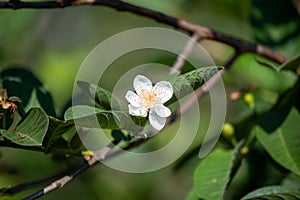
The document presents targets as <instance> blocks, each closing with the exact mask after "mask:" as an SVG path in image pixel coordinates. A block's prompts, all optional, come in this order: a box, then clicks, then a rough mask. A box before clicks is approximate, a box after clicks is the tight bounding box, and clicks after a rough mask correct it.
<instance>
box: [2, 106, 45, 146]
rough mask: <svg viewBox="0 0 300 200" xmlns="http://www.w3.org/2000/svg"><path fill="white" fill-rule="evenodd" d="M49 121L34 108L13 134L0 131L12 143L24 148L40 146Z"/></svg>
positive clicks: (42, 112)
mask: <svg viewBox="0 0 300 200" xmlns="http://www.w3.org/2000/svg"><path fill="white" fill-rule="evenodd" d="M48 124H49V119H48V116H47V114H46V113H45V112H44V111H43V110H42V109H40V108H33V109H31V110H30V111H29V113H28V115H27V116H26V117H25V119H24V120H23V121H21V122H20V124H19V125H18V126H17V127H16V129H15V130H14V131H12V132H10V131H7V130H0V133H1V134H2V135H3V136H4V137H6V138H7V139H9V140H11V141H12V142H14V143H16V144H19V145H23V146H40V145H42V141H43V139H44V137H45V135H46V132H47V129H48Z"/></svg>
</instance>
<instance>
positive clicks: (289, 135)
mask: <svg viewBox="0 0 300 200" xmlns="http://www.w3.org/2000/svg"><path fill="white" fill-rule="evenodd" d="M299 122H300V115H299V113H298V112H297V111H296V110H294V109H293V110H292V111H291V112H290V114H289V116H288V117H287V118H286V120H285V121H284V123H283V124H282V126H281V127H280V128H278V129H277V130H275V131H274V132H272V133H271V134H268V133H267V132H265V131H264V129H262V128H260V127H256V136H257V138H258V140H259V142H260V143H261V144H262V145H263V147H264V148H265V149H266V151H267V152H268V153H269V154H270V156H271V157H272V158H273V159H274V160H275V161H276V162H278V163H279V164H280V165H281V166H283V167H285V168H286V169H289V170H291V171H292V172H294V173H296V174H298V175H300V140H299V130H300V123H299Z"/></svg>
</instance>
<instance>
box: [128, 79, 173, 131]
mask: <svg viewBox="0 0 300 200" xmlns="http://www.w3.org/2000/svg"><path fill="white" fill-rule="evenodd" d="M133 87H134V90H135V91H136V93H134V92H133V91H130V90H129V91H127V93H126V95H125V98H126V100H127V101H128V102H129V105H128V108H129V114H130V115H132V116H141V117H147V115H148V112H149V122H150V124H151V126H152V127H153V128H155V129H156V130H161V129H162V128H163V127H164V126H165V124H166V117H169V116H170V115H171V111H170V109H169V108H167V107H166V106H164V105H163V104H164V103H166V102H167V101H168V100H169V99H170V98H171V97H172V95H173V87H172V85H171V83H169V82H167V81H159V82H157V83H156V84H155V85H154V86H152V82H151V81H150V80H149V79H148V78H147V77H145V76H142V75H137V76H136V77H135V78H134V80H133Z"/></svg>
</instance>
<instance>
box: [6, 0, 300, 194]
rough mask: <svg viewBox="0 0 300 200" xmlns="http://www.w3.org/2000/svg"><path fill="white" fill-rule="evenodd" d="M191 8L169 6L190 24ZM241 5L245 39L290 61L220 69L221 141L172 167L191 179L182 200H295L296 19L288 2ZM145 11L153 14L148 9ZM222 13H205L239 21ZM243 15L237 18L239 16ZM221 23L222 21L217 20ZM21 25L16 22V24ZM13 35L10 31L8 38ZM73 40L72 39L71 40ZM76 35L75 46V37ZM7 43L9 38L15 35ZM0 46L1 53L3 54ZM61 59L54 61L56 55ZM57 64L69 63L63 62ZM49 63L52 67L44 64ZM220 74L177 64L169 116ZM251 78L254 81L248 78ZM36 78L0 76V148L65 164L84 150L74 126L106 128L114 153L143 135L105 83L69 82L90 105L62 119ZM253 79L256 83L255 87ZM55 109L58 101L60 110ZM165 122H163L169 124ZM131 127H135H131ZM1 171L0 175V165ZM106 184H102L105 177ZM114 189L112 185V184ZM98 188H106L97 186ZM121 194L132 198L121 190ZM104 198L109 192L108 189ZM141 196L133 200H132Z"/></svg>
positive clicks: (299, 182) (299, 27)
mask: <svg viewBox="0 0 300 200" xmlns="http://www.w3.org/2000/svg"><path fill="white" fill-rule="evenodd" d="M195 2H196V1H193V0H181V1H177V4H178V5H180V6H181V7H182V10H180V11H179V12H186V13H187V11H190V12H191V13H190V14H191V16H192V15H195V16H196V17H195V16H194V17H195V20H197V19H198V18H197V17H198V13H199V12H198V11H199V10H197V9H199V8H197V6H194V5H195V4H196V3H195ZM136 3H138V1H137V2H136ZM218 3H219V4H220V5H224V2H223V3H222V2H221V1H218ZM248 3H249V4H250V6H249V19H250V25H251V27H250V28H251V29H252V30H253V34H254V38H253V39H254V40H256V41H257V42H259V43H262V44H264V45H266V46H269V47H272V48H274V49H277V50H279V51H282V52H285V53H286V54H287V55H289V56H290V57H292V58H293V59H290V60H289V61H287V62H285V63H283V64H275V63H274V62H272V61H270V60H268V59H265V58H261V57H256V56H255V58H253V57H254V56H252V55H251V56H249V55H240V57H239V60H238V61H236V63H235V64H234V65H233V66H232V68H230V70H228V75H227V74H226V75H225V77H224V82H225V85H226V87H227V88H228V91H231V90H234V91H235V92H236V91H237V93H238V98H237V99H235V100H231V101H230V102H229V103H228V116H227V119H226V123H225V125H226V126H224V127H223V134H222V135H221V137H220V138H219V140H218V142H217V145H216V147H215V148H214V149H213V151H212V152H211V153H210V154H209V155H208V156H207V157H205V158H204V159H202V160H201V161H200V162H199V160H198V158H197V155H198V150H199V147H201V145H203V144H202V139H199V140H197V141H196V142H194V143H193V146H192V147H191V148H190V149H189V150H188V151H187V152H186V153H185V154H184V155H183V156H182V157H181V158H180V160H179V161H177V163H176V164H177V165H176V170H180V169H183V170H187V171H188V170H191V169H193V170H194V171H193V173H192V174H193V188H192V189H191V188H190V190H191V191H190V193H189V194H188V195H186V199H189V200H192V199H205V200H210V199H211V200H215V199H243V200H248V199H299V198H300V193H299V192H300V140H299V130H300V124H299V122H300V101H299V99H300V79H299V67H300V55H299V53H298V52H299V50H300V46H299V41H300V34H299V33H300V20H299V10H298V11H297V8H296V6H294V4H293V1H286V0H280V1H277V2H276V3H275V2H273V1H271V0H266V1H259V0H253V1H249V2H248ZM149 4H150V5H151V6H155V5H154V4H155V3H154V4H153V5H152V3H149ZM177 4H175V3H174V5H173V7H172V9H174V10H175V9H176V8H175V5H177ZM206 4H207V5H209V4H210V3H209V2H207V3H206ZM230 4H232V5H234V6H235V7H237V8H242V7H243V8H245V7H244V5H242V3H233V1H231V3H230ZM164 5H165V4H164ZM197 5H198V4H197ZM207 5H206V6H207ZM270 5H273V6H270ZM221 7H222V6H211V7H210V8H211V9H214V10H215V11H220V13H223V11H224V13H227V14H226V16H227V17H228V16H231V17H234V19H231V20H232V21H231V22H232V24H235V22H236V21H235V20H236V18H239V17H241V18H243V16H244V15H246V14H243V13H233V11H232V10H230V11H228V10H225V9H224V8H223V9H224V10H222V8H221ZM271 8H272V9H271ZM161 9H167V11H169V12H171V11H173V10H172V9H170V8H166V7H165V6H162V7H161ZM169 9H170V10H169ZM219 9H220V10H219ZM237 10H239V9H237ZM221 11H222V12H221ZM193 13H195V14H193ZM216 13H218V12H216ZM23 15H24V13H23ZM202 17H203V15H202ZM222 17H223V16H222ZM247 17H248V16H247ZM247 17H245V16H244V18H247ZM28 18H32V19H33V18H34V17H33V15H31V16H29V17H28ZM226 19H227V18H226V17H224V20H226ZM0 20H1V19H0ZM112 20H116V19H112ZM222 20H223V18H222ZM129 21H130V20H129ZM219 21H220V20H219V19H218V20H216V21H215V22H213V24H212V26H214V25H216V26H217V27H218V25H219V26H220V27H221V28H224V26H226V23H223V21H222V23H220V22H219ZM228 22H230V19H229V21H228ZM20 23H23V20H21V22H20ZM224 24H225V25H224ZM81 25H82V24H81ZM23 26H24V25H23ZM120 26H121V24H120ZM222 26H223V27H222ZM16 27H17V26H16ZM16 27H13V28H12V29H13V30H14V31H15V29H17V28H16ZM237 27H238V26H235V27H234V28H233V29H232V30H231V31H232V32H234V31H237V30H238V29H239V27H238V28H237ZM60 28H61V27H60ZM101 31H102V30H101ZM244 31H245V30H241V34H245V37H250V36H249V35H251V34H249V33H244ZM15 32H18V31H15ZM52 33H53V32H52ZM74 34H75V36H76V33H74ZM75 36H74V38H75V39H73V40H74V41H77V39H78V38H80V37H81V36H76V37H75ZM15 38H16V40H17V37H15ZM71 39H72V38H71ZM56 42H57V41H56ZM50 43H51V42H50ZM58 43H59V42H58ZM7 46H8V47H7V49H9V51H11V52H13V51H14V47H11V46H9V45H7ZM291 47H293V48H291ZM0 48H1V49H2V46H1V47H0ZM32 48H36V47H32ZM41 48H42V47H41ZM213 48H215V47H213ZM222 48H225V47H222ZM1 49H0V50H1ZM214 50H215V49H214ZM35 52H36V53H37V55H39V56H38V57H42V55H41V54H39V53H40V52H39V51H38V50H35ZM1 53H2V52H1V51H0V58H1V56H3V55H2V54H1ZM213 53H215V52H213ZM297 53H298V54H297ZM19 54H20V52H19ZM215 54H218V55H215V57H216V60H217V61H218V62H220V60H224V57H225V56H227V49H225V50H224V52H221V51H220V52H219V51H216V53H215ZM74 57H78V56H77V55H76V56H74ZM60 59H62V58H61V57H60ZM139 59H142V60H143V57H142V58H141V56H140V57H139ZM159 59H160V60H163V62H167V63H169V62H173V61H174V59H173V57H172V59H171V58H170V57H168V56H162V57H159V58H158V60H159ZM136 60H137V59H136ZM65 62H66V63H67V62H70V63H72V61H65ZM53 63H54V61H52V64H53ZM253 63H254V64H253ZM55 64H59V63H55ZM64 64H65V63H64ZM72 64H73V63H72ZM72 64H71V65H72ZM122 65H123V63H122ZM125 65H126V64H125ZM60 67H61V66H60ZM221 69H223V68H222V67H202V68H199V69H191V68H190V66H184V69H183V70H182V74H175V75H172V76H169V77H165V80H167V81H169V82H170V83H171V84H172V85H173V88H174V96H173V97H172V98H171V99H170V100H169V101H168V102H167V103H166V105H167V106H170V107H171V108H172V109H173V110H175V109H177V108H178V105H177V103H178V100H180V99H182V98H185V97H186V96H188V95H189V94H190V93H192V92H193V91H195V90H197V89H198V88H199V87H201V86H202V85H203V84H205V83H207V81H208V80H209V79H210V78H211V77H212V76H213V75H215V74H216V73H217V72H218V71H219V70H221ZM122 70H124V69H119V71H118V72H113V74H114V73H116V74H118V73H120V74H122V73H123V71H122ZM126 70H127V69H126ZM126 70H125V71H126ZM69 71H71V70H70V69H66V71H64V73H58V76H63V75H64V74H66V73H69ZM250 72H251V73H253V74H254V75H253V74H252V77H251V73H250ZM237 73H238V75H237ZM36 74H37V76H36V75H35V74H34V73H33V72H32V71H31V70H30V67H29V66H24V65H21V64H14V65H10V66H8V67H7V68H5V69H3V70H2V71H0V86H1V88H4V89H5V90H6V92H7V97H8V98H7V99H5V97H3V96H1V102H2V104H1V105H0V147H11V148H14V149H27V150H35V151H39V152H42V153H45V154H50V155H52V157H53V159H54V160H55V159H57V160H59V161H61V160H64V159H65V157H64V156H65V155H68V156H71V157H72V158H78V157H80V156H82V154H83V152H85V150H86V149H85V147H84V145H83V143H82V141H81V140H80V138H79V135H78V134H77V128H88V129H99V128H102V129H106V130H107V133H109V134H110V138H111V139H112V141H118V142H121V145H120V146H121V147H123V146H122V145H124V144H127V145H128V144H131V142H132V143H133V142H135V141H136V140H137V137H136V136H137V135H139V134H142V135H143V134H144V133H145V132H146V131H147V130H149V129H148V128H149V123H148V119H147V118H145V117H133V116H131V115H129V113H128V109H127V102H125V101H124V99H122V98H120V97H118V96H117V95H115V94H113V93H112V92H111V91H110V89H107V88H109V87H105V86H107V85H109V83H106V84H105V81H104V84H102V82H100V83H99V84H98V85H95V84H92V83H88V82H84V81H79V82H77V83H76V84H77V85H78V86H79V88H80V89H81V90H82V94H80V95H85V97H86V98H87V99H89V100H90V104H89V105H81V104H78V105H70V104H69V105H68V106H66V108H65V109H64V111H63V113H62V114H61V115H60V114H57V113H59V112H58V111H59V109H57V107H55V105H54V101H53V98H52V95H53V96H55V95H57V96H59V95H58V94H56V93H55V92H56V91H51V94H50V92H49V91H48V89H47V87H46V86H47V85H44V84H43V83H42V81H41V80H43V78H42V76H49V75H41V73H36ZM54 75H55V74H54ZM267 75H268V76H267ZM52 76H53V74H52ZM107 77H108V79H110V78H115V77H114V75H108V76H107ZM253 77H254V78H253ZM267 77H268V78H267ZM255 78H258V79H259V78H260V80H258V79H255ZM40 79H41V80H40ZM257 80H258V81H257ZM54 81H56V80H54ZM57 82H59V81H57ZM252 83H254V84H252ZM264 83H266V84H264ZM61 87H64V86H61ZM227 88H226V89H227ZM68 89H70V88H67V89H66V88H64V90H62V91H66V90H68ZM57 90H58V89H57ZM1 95H2V94H1ZM14 96H16V97H19V98H20V99H21V100H22V102H19V101H13V100H10V99H9V97H14ZM68 98H69V97H68ZM4 99H5V101H7V102H9V103H11V104H10V107H9V108H5V107H4V106H3V105H4V104H3V100H4ZM56 99H58V98H56ZM63 103H64V102H62V101H60V102H59V104H60V105H62V104H63ZM201 105H202V104H201ZM205 105H207V104H205ZM206 107H209V106H203V107H200V109H201V110H205V109H207V108H206ZM206 117H207V118H208V116H207V115H205V117H203V118H206ZM173 119H174V118H172V117H171V120H173ZM201 120H202V118H201ZM204 120H205V119H204ZM135 125H139V129H137V128H136V127H137V126H135ZM172 128H173V127H170V130H173V129H172ZM201 131H202V129H201V130H199V133H200V132H201ZM170 132H171V131H170ZM163 134H164V133H163ZM187 134H188V133H187ZM165 135H166V136H165V137H169V135H168V132H167V131H166V133H165ZM154 141H155V139H154ZM151 145H153V144H150V145H148V146H146V145H145V146H146V147H145V148H155V147H156V146H155V145H153V146H151ZM62 158H63V159H62ZM80 158H81V157H80ZM195 158H196V160H197V163H196V164H194V165H193V164H190V161H192V160H193V159H195ZM0 159H1V157H0ZM0 161H1V160H0ZM57 163H59V162H57ZM195 165H196V166H195ZM0 170H2V168H1V162H0ZM175 172H176V171H175ZM117 178H118V177H117ZM106 179H108V178H107V177H106ZM105 181H106V180H105ZM105 181H104V182H105ZM145 182H147V181H143V183H144V184H145ZM95 185H96V186H94V187H95V188H97V187H99V185H98V183H97V184H95ZM117 186H118V187H119V185H117ZM89 187H93V186H89ZM103 187H108V186H107V185H106V184H103ZM151 187H153V186H152V185H151V186H150V187H149V186H147V187H145V188H146V189H145V191H143V192H140V193H141V194H140V195H141V196H142V197H140V198H144V196H145V195H144V193H146V192H147V190H148V189H149V190H150V188H151ZM120 188H121V187H120ZM117 189H119V188H117ZM120 190H121V189H120ZM172 190H174V188H172ZM1 191H2V190H0V196H1ZM125 192H126V193H127V194H128V195H131V194H129V193H130V192H127V191H125ZM87 193H88V192H87ZM113 193H116V192H115V191H113ZM136 193H138V191H136ZM169 193H171V192H169ZM115 195H118V194H115ZM121 198H123V196H122V197H120V199H121ZM140 198H139V197H137V199H140ZM149 198H150V197H149Z"/></svg>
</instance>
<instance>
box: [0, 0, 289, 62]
mask: <svg viewBox="0 0 300 200" xmlns="http://www.w3.org/2000/svg"><path fill="white" fill-rule="evenodd" d="M87 4H88V5H94V6H97V5H99V6H107V7H111V8H114V9H116V10H118V11H126V12H131V13H134V14H137V15H140V16H144V17H147V18H151V19H154V20H156V21H157V22H160V23H163V24H167V25H170V26H173V27H175V28H178V29H181V30H184V31H187V32H189V33H198V34H199V35H201V36H202V37H204V38H206V39H210V40H214V41H218V42H221V43H224V44H227V45H230V46H232V47H234V48H235V49H236V50H238V51H240V52H251V53H255V54H258V55H261V56H264V57H266V58H269V59H271V60H273V61H274V62H277V63H280V64H282V63H284V62H286V61H287V60H288V58H287V57H286V56H284V55H282V54H280V53H278V52H275V51H273V50H271V49H269V48H267V47H264V46H262V45H258V44H256V43H253V42H248V41H246V40H242V39H240V38H236V37H233V36H230V35H227V34H225V33H221V32H219V31H216V30H212V29H210V28H208V27H204V26H201V25H198V24H194V23H191V22H188V21H186V20H184V19H179V18H176V17H172V16H169V15H166V14H164V13H161V12H158V11H155V10H151V9H147V8H144V7H140V6H136V5H133V4H130V3H126V2H122V1H120V0H75V1H73V0H57V1H36V2H34V1H33V2H24V1H19V0H10V1H8V2H0V8H10V9H22V8H32V9H43V8H45V9H52V8H64V7H69V6H78V5H87Z"/></svg>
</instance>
